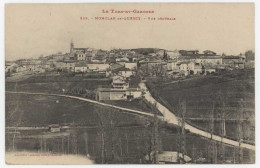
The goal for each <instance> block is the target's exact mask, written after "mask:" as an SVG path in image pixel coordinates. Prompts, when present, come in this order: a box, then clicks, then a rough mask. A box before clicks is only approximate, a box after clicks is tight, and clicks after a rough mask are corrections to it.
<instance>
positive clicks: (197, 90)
mask: <svg viewBox="0 0 260 168" xmlns="http://www.w3.org/2000/svg"><path fill="white" fill-rule="evenodd" d="M147 85H148V87H149V88H150V90H151V92H152V95H153V96H155V97H157V99H158V100H159V101H160V102H161V103H163V104H164V105H166V106H167V107H168V108H169V109H170V110H172V111H173V112H174V113H175V114H177V110H176V109H178V107H179V102H180V101H182V100H186V105H187V112H186V118H187V119H189V118H210V117H211V115H212V107H213V102H214V107H215V110H214V117H215V118H218V119H220V118H221V113H222V112H223V111H225V119H227V121H226V133H227V134H226V136H227V137H231V138H233V139H237V137H238V122H235V121H228V120H229V119H239V118H241V119H244V121H243V123H242V125H243V128H242V129H243V131H242V132H244V134H243V135H241V136H242V137H243V139H245V140H249V141H250V142H254V139H255V133H254V125H255V122H254V121H255V113H254V111H255V109H254V106H255V103H254V102H255V101H254V100H255V95H254V93H255V90H254V71H253V70H237V71H234V72H229V73H224V74H222V75H220V76H207V77H204V78H198V79H197V78H194V79H192V80H189V81H179V82H177V83H170V84H163V83H160V84H158V83H151V82H149V83H147ZM223 103H224V105H223ZM188 121H189V122H190V123H191V124H193V125H195V126H197V127H199V128H201V129H204V130H208V128H209V122H207V121H194V120H188ZM219 125H220V123H219V122H216V123H215V130H214V131H215V133H217V134H220V131H221V130H220V126H219Z"/></svg>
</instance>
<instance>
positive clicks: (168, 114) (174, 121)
mask: <svg viewBox="0 0 260 168" xmlns="http://www.w3.org/2000/svg"><path fill="white" fill-rule="evenodd" d="M140 87H141V89H143V90H146V93H145V98H146V100H147V101H149V102H150V103H151V104H155V103H156V106H157V108H158V110H159V111H160V112H161V113H162V114H163V117H161V118H160V119H162V120H165V119H166V120H165V121H167V122H168V123H171V124H174V125H178V118H177V117H176V116H175V115H174V114H173V113H172V112H170V111H169V110H168V109H167V108H166V107H164V106H163V105H161V104H160V103H159V102H157V101H156V100H155V99H154V98H153V97H152V96H151V94H150V92H149V91H148V89H147V88H146V86H145V84H144V83H140ZM6 93H16V94H29V95H46V96H58V97H67V98H71V99H77V100H81V101H86V102H90V103H94V104H99V105H102V106H106V107H111V108H115V109H118V110H124V111H128V112H131V113H134V114H141V115H146V116H151V117H152V116H154V115H153V114H151V113H148V112H143V111H139V110H133V109H129V108H124V107H120V106H115V105H111V104H106V103H101V102H98V101H95V100H91V99H87V98H83V97H77V96H70V95H61V94H50V93H32V92H13V91H6ZM185 129H187V130H189V131H190V132H192V133H194V134H198V135H200V136H203V137H206V138H210V133H208V132H206V131H202V130H200V129H197V128H195V127H193V126H191V125H189V124H187V123H185ZM212 138H213V139H214V140H216V141H219V142H221V141H222V142H223V143H226V144H229V145H233V146H239V142H237V141H234V140H230V139H227V138H223V139H222V138H221V137H220V136H217V135H213V137H212ZM240 146H241V147H242V148H247V149H250V150H255V146H254V145H250V144H245V143H241V144H240Z"/></svg>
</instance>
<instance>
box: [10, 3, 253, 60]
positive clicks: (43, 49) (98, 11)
mask: <svg viewBox="0 0 260 168" xmlns="http://www.w3.org/2000/svg"><path fill="white" fill-rule="evenodd" d="M103 9H104V10H108V11H109V12H110V10H111V9H114V10H134V9H135V10H141V11H143V10H146V11H147V10H149V11H154V13H145V14H140V13H139V14H137V13H130V14H129V13H128V14H118V13H102V10H103ZM80 17H88V18H95V17H116V18H118V17H141V18H142V20H135V21H131V20H94V19H93V20H92V19H90V20H81V19H80ZM148 17H151V18H158V17H168V18H176V20H171V21H169V20H167V21H166V20H164V21H161V20H153V21H152V20H148ZM144 18H147V19H144ZM71 40H73V42H74V45H75V47H84V48H88V47H90V48H96V49H107V50H109V49H112V48H126V49H130V48H162V49H167V50H175V49H178V50H180V49H187V50H193V49H197V50H200V51H204V50H212V51H215V52H217V53H218V54H222V53H225V54H233V55H237V54H239V53H241V52H245V51H246V50H254V4H253V3H251V4H250V3H240V4H238V3H237V4H236V3H233V4H232V3H225V4H205V3H197V4H181V3H178V4H153V3H150V4H6V6H5V58H6V60H17V59H22V58H37V57H39V56H40V55H49V54H55V53H57V52H63V53H66V52H69V50H70V41H71Z"/></svg>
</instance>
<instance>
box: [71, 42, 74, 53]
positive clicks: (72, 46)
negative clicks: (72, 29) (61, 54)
mask: <svg viewBox="0 0 260 168" xmlns="http://www.w3.org/2000/svg"><path fill="white" fill-rule="evenodd" d="M73 50H74V43H73V41H72V40H71V42H70V53H71V54H72V53H73Z"/></svg>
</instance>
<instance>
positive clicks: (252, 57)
mask: <svg viewBox="0 0 260 168" xmlns="http://www.w3.org/2000/svg"><path fill="white" fill-rule="evenodd" d="M245 56H246V61H250V60H253V61H254V60H255V53H254V52H253V51H252V50H248V51H246V52H245Z"/></svg>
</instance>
